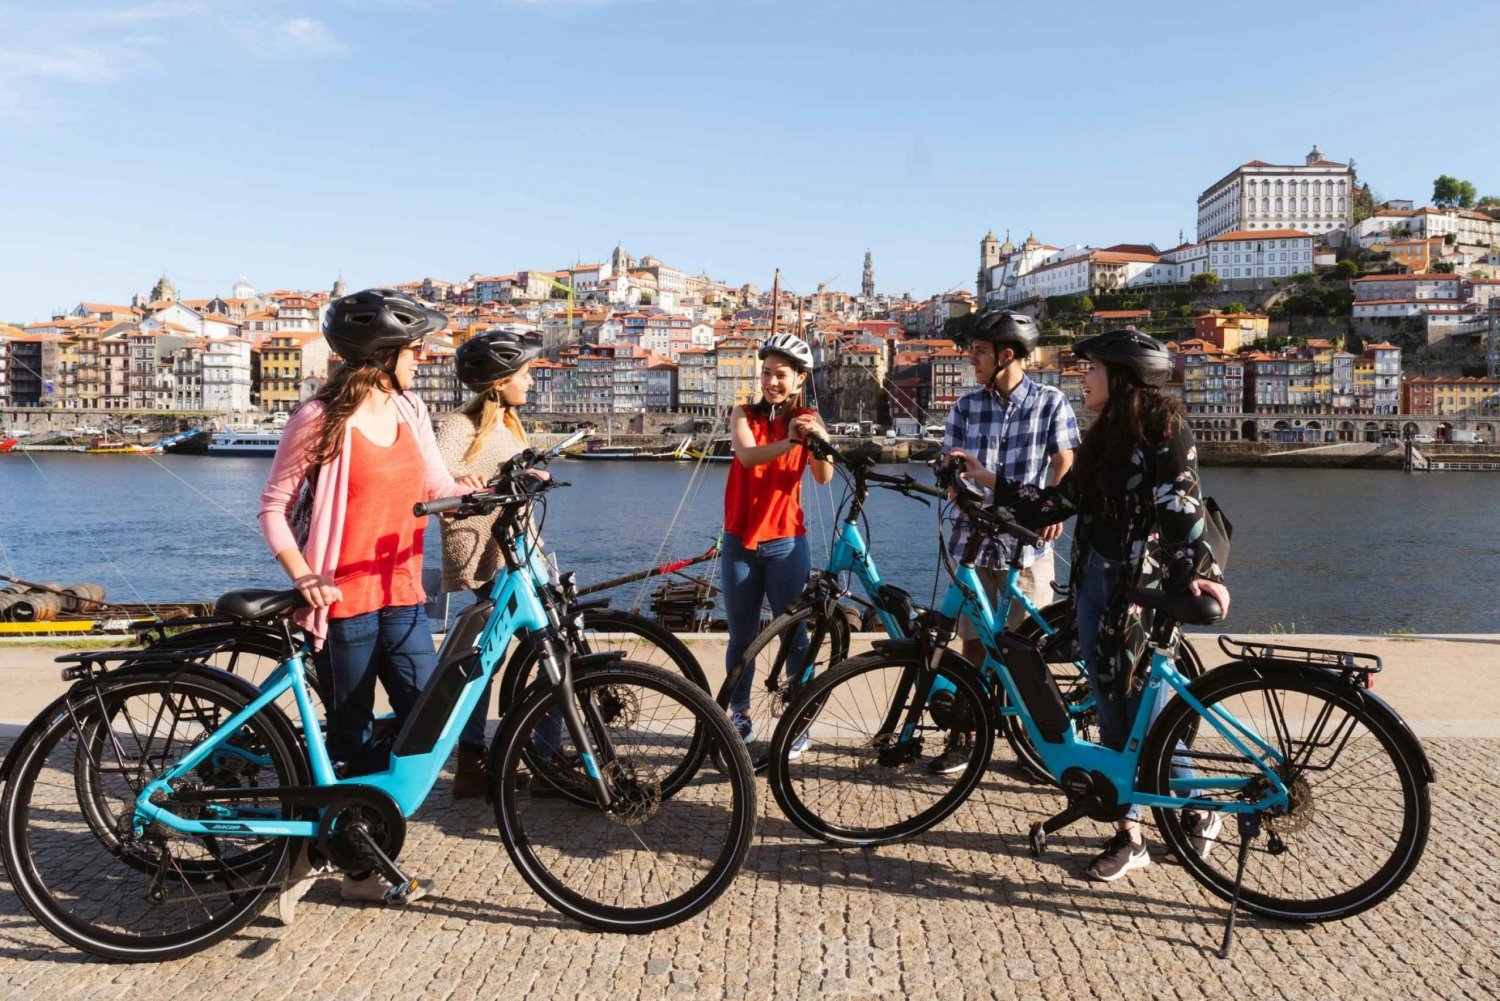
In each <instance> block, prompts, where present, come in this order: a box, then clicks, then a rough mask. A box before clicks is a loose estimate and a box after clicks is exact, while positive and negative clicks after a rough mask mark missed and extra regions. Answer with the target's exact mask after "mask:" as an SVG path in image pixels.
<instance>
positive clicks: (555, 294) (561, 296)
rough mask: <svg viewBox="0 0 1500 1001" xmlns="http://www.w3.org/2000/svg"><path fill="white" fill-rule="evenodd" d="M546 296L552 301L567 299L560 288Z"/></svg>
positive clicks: (566, 295)
mask: <svg viewBox="0 0 1500 1001" xmlns="http://www.w3.org/2000/svg"><path fill="white" fill-rule="evenodd" d="M548 295H550V296H551V297H552V298H553V299H566V298H567V297H568V293H566V292H564V291H563V290H562V289H560V288H554V289H553V290H552V291H551V292H549V293H548Z"/></svg>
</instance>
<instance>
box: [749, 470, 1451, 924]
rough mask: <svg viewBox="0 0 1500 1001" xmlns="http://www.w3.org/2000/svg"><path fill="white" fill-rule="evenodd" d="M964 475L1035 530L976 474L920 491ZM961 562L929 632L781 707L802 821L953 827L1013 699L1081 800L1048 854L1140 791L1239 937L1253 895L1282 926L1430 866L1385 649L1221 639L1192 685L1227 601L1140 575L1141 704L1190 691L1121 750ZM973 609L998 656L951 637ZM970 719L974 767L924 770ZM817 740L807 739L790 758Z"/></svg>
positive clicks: (988, 520) (859, 831)
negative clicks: (1145, 646) (1005, 621)
mask: <svg viewBox="0 0 1500 1001" xmlns="http://www.w3.org/2000/svg"><path fill="white" fill-rule="evenodd" d="M950 487H956V488H957V489H958V494H957V498H958V499H957V503H958V504H959V505H960V506H961V508H962V510H963V511H964V513H965V514H967V515H968V516H969V518H970V520H971V523H972V524H974V525H975V526H976V527H978V528H979V530H980V532H982V533H987V534H996V533H1003V534H1010V535H1013V536H1017V537H1019V538H1022V539H1026V538H1029V537H1031V535H1032V533H1030V532H1029V531H1027V530H1026V529H1025V528H1023V527H1021V526H1019V525H1016V524H1015V523H1014V522H1012V521H1010V520H1008V519H1006V518H1003V517H1000V516H997V515H996V514H995V513H993V512H990V511H987V510H985V509H984V508H982V507H981V506H980V505H979V503H978V498H977V497H976V496H974V495H973V494H968V493H966V492H965V491H964V490H963V483H962V482H961V481H956V480H951V479H950V480H948V481H947V482H944V483H943V485H942V486H941V487H939V488H933V487H928V486H925V485H919V486H916V487H911V488H909V489H912V490H913V491H914V492H916V493H922V494H926V495H929V496H932V497H936V498H941V497H943V496H944V495H945V494H946V492H947V489H948V488H950ZM951 574H952V586H951V587H950V589H949V591H948V593H947V595H946V596H945V598H944V600H943V603H942V606H941V608H940V610H939V611H938V612H937V613H936V614H930V615H929V616H928V617H927V618H926V620H925V621H924V622H923V623H922V626H921V628H920V629H918V630H916V632H915V634H914V635H913V636H911V637H910V638H907V639H902V640H887V641H884V642H881V643H878V644H876V649H875V650H874V652H872V653H870V654H867V655H864V656H861V657H856V658H854V659H853V660H849V661H847V662H845V663H843V664H841V665H839V666H837V667H835V668H834V669H833V670H831V671H829V672H827V673H825V674H822V675H819V676H818V677H816V678H815V679H813V680H812V681H811V682H810V683H809V684H808V685H806V686H805V687H804V689H803V690H802V692H801V694H800V695H799V696H798V698H797V700H796V701H795V702H794V703H793V704H792V705H791V706H790V707H788V709H787V711H786V713H785V715H784V716H783V717H782V719H781V722H780V724H779V725H778V727H777V731H776V734H775V735H774V736H773V738H772V752H771V771H770V780H771V788H772V791H773V792H774V793H775V795H776V799H777V802H778V803H779V804H780V805H781V807H782V809H783V810H784V811H786V813H787V816H788V817H789V818H791V819H793V821H794V822H796V823H797V825H798V826H799V827H801V828H802V829H803V830H807V831H810V832H812V833H814V834H816V835H818V836H819V837H822V838H824V839H826V840H829V841H832V842H834V843H838V844H849V845H874V844H882V843H886V842H890V841H895V840H899V839H901V838H906V837H910V836H912V835H913V834H915V833H917V832H920V831H923V830H926V829H927V828H929V827H931V826H933V825H934V824H936V823H938V822H939V821H941V820H942V819H943V818H945V817H947V816H948V815H949V814H951V813H952V812H953V811H954V810H955V809H957V808H958V806H959V805H960V804H962V802H963V801H964V800H965V799H966V798H967V797H968V796H969V795H970V794H971V793H972V792H973V791H974V788H975V787H976V786H977V785H978V781H979V778H980V775H981V773H982V770H983V765H984V762H985V761H986V760H987V759H988V756H989V750H990V742H991V741H992V739H993V737H992V731H993V729H994V728H995V727H997V726H998V725H999V722H1000V720H1001V718H1002V717H1001V713H1002V712H1003V711H1004V708H1005V706H1007V705H1009V706H1014V707H1016V709H1017V710H1018V718H1019V720H1020V722H1021V725H1022V726H1024V727H1025V729H1026V731H1027V733H1028V735H1029V737H1030V739H1031V742H1032V744H1033V746H1035V747H1036V749H1037V751H1038V752H1039V754H1040V755H1041V757H1042V759H1043V761H1044V762H1045V764H1046V767H1047V769H1048V771H1049V772H1051V773H1052V774H1054V775H1057V776H1059V777H1060V779H1061V787H1062V791H1063V793H1064V794H1065V795H1066V797H1067V804H1068V805H1067V809H1066V810H1064V811H1063V812H1062V813H1060V814H1058V815H1057V816H1055V817H1052V818H1051V819H1049V820H1046V821H1044V822H1038V823H1037V824H1035V825H1033V827H1032V831H1031V847H1032V850H1033V851H1034V852H1036V853H1037V854H1040V853H1041V852H1042V851H1044V850H1045V848H1046V845H1047V838H1048V835H1050V834H1052V833H1054V832H1056V831H1057V830H1059V829H1061V828H1063V827H1065V826H1067V825H1068V824H1071V823H1073V822H1074V821H1076V820H1079V819H1082V818H1084V817H1088V818H1092V819H1094V820H1099V821H1106V822H1112V821H1117V820H1120V819H1121V818H1123V817H1124V816H1125V814H1126V812H1127V811H1128V810H1129V808H1130V807H1131V806H1132V805H1135V804H1139V805H1141V806H1149V807H1151V808H1152V811H1153V813H1154V817H1155V821H1156V824H1157V827H1158V828H1159V830H1160V832H1161V835H1162V837H1163V839H1164V840H1165V842H1166V844H1167V846H1168V847H1169V848H1170V849H1171V850H1172V851H1173V852H1174V853H1175V854H1176V856H1177V858H1178V859H1179V860H1181V862H1182V864H1183V866H1184V868H1186V869H1187V870H1188V872H1189V873H1191V874H1192V875H1193V877H1194V878H1196V879H1197V880H1199V881H1200V882H1201V883H1203V884H1204V885H1205V886H1206V887H1207V888H1208V889H1209V890H1211V891H1212V892H1214V893H1216V894H1219V895H1220V896H1223V897H1225V898H1226V899H1230V900H1231V901H1233V904H1232V906H1231V912H1230V931H1226V936H1225V944H1224V949H1225V950H1226V951H1227V949H1228V944H1229V935H1230V933H1231V932H1232V927H1233V914H1234V910H1235V908H1237V907H1239V906H1243V907H1245V908H1247V909H1249V910H1251V911H1254V912H1256V913H1259V914H1262V915H1265V916H1269V917H1272V918H1277V919H1280V920H1284V921H1296V922H1311V921H1326V920H1330V919H1334V918H1343V917H1348V916H1350V915H1352V914H1357V913H1359V912H1360V911H1363V910H1365V909H1367V908H1369V907H1373V906H1374V905H1375V904H1377V903H1379V902H1380V901H1381V900H1383V899H1385V898H1386V897H1387V896H1389V895H1390V894H1391V893H1393V892H1395V890H1396V889H1397V888H1398V887H1400V886H1401V884H1402V883H1403V882H1404V881H1405V880H1406V879H1407V877H1408V876H1409V875H1410V874H1411V872H1412V870H1413V869H1414V868H1415V866H1416V864H1417V862H1418V860H1419V859H1420V858H1421V855H1422V851H1423V848H1424V847H1425V845H1426V841H1427V832H1428V825H1429V822H1430V805H1429V798H1428V784H1429V783H1430V782H1432V781H1433V772H1432V768H1431V766H1430V765H1429V764H1428V761H1427V758H1426V755H1425V753H1424V752H1423V749H1422V745H1421V743H1420V742H1419V741H1418V740H1417V738H1416V737H1415V736H1414V735H1413V734H1412V732H1411V730H1410V729H1409V728H1408V727H1407V726H1406V724H1405V723H1404V722H1403V721H1402V719H1401V718H1400V717H1399V716H1398V715H1397V714H1396V713H1395V711H1394V710H1392V709H1391V708H1390V707H1389V706H1388V705H1387V704H1386V703H1385V702H1384V701H1382V700H1381V699H1380V698H1378V697H1377V696H1376V695H1375V694H1374V693H1373V692H1372V691H1371V690H1370V685H1371V679H1372V677H1373V675H1374V674H1375V673H1376V672H1378V671H1379V669H1380V662H1379V659H1378V658H1376V657H1373V656H1369V655H1364V654H1358V653H1348V652H1343V651H1332V650H1311V649H1306V648H1300V647H1289V646H1281V645H1277V646H1274V647H1271V646H1254V645H1250V644H1243V643H1235V642H1233V641H1230V640H1228V639H1227V638H1223V639H1221V640H1220V643H1221V646H1222V647H1223V648H1224V649H1225V651H1226V652H1227V653H1229V654H1230V656H1231V658H1232V659H1231V660H1230V662H1229V663H1228V664H1226V665H1224V666H1222V667H1219V668H1217V669H1215V670H1212V671H1210V672H1208V673H1207V674H1205V675H1204V676H1203V677H1201V678H1199V679H1197V680H1196V681H1190V680H1189V679H1187V678H1185V677H1184V676H1183V675H1182V674H1181V673H1180V672H1179V671H1178V670H1177V669H1176V667H1175V666H1174V660H1175V652H1176V647H1177V646H1178V644H1179V642H1180V640H1181V631H1180V628H1179V624H1183V623H1185V624H1200V625H1206V624H1209V623H1211V622H1213V621H1214V620H1216V619H1217V618H1218V617H1219V607H1218V605H1217V603H1216V602H1214V601H1213V599H1212V598H1209V597H1207V596H1203V597H1193V596H1191V595H1189V594H1187V593H1186V592H1185V591H1184V592H1182V593H1174V592H1170V591H1165V590H1160V589H1135V590H1132V592H1131V593H1130V600H1131V601H1132V602H1135V603H1137V604H1140V605H1142V606H1144V607H1149V608H1152V609H1154V610H1155V611H1156V618H1155V627H1154V632H1153V636H1152V654H1151V662H1150V669H1149V674H1148V676H1147V678H1146V682H1145V696H1144V703H1145V704H1146V705H1154V704H1156V700H1157V698H1158V696H1159V695H1161V694H1162V693H1163V692H1164V691H1166V690H1170V693H1171V694H1172V695H1174V696H1175V698H1172V699H1170V701H1166V703H1165V706H1164V707H1163V709H1162V711H1161V713H1160V715H1159V716H1157V717H1156V718H1155V720H1154V722H1153V720H1152V713H1149V712H1141V713H1139V714H1138V715H1137V717H1136V720H1135V723H1134V728H1133V730H1132V732H1131V734H1130V737H1129V740H1128V741H1127V743H1126V746H1125V749H1124V750H1121V751H1115V750H1110V749H1108V748H1105V747H1103V746H1101V745H1099V744H1096V743H1092V742H1090V741H1088V740H1085V739H1083V738H1082V737H1080V736H1079V734H1078V732H1077V730H1076V728H1075V717H1074V715H1073V714H1072V713H1071V712H1070V709H1069V706H1068V704H1067V702H1066V701H1065V699H1064V697H1063V693H1062V692H1061V691H1060V690H1059V688H1058V686H1057V684H1056V682H1055V680H1054V678H1053V676H1052V674H1051V672H1050V671H1049V670H1048V668H1047V664H1046V663H1045V660H1044V658H1043V657H1042V655H1041V653H1040V652H1039V651H1038V649H1037V646H1036V645H1035V644H1034V643H1031V642H1029V641H1027V640H1025V639H1022V638H1020V637H1018V636H1016V635H1015V634H1012V633H1006V632H1004V630H1003V629H1002V628H1001V626H1000V624H999V623H998V622H997V620H996V618H995V616H994V614H993V611H992V609H991V607H990V604H989V600H988V596H987V595H985V593H984V590H983V588H982V587H980V586H979V579H978V576H977V575H976V573H975V571H974V567H973V564H972V549H971V552H970V553H969V554H967V558H966V559H964V560H961V561H960V562H959V564H958V566H957V567H955V568H953V569H952V571H951ZM960 613H964V614H968V615H970V616H971V617H972V618H973V619H974V621H976V622H981V623H985V628H983V629H981V630H980V632H981V634H982V639H983V641H984V645H985V651H986V657H985V663H984V665H982V667H979V668H976V667H975V666H974V665H972V664H970V663H968V662H967V661H965V660H964V659H963V658H962V657H960V656H958V655H957V654H956V653H954V652H952V651H950V650H948V649H947V648H946V644H947V642H948V640H949V639H950V638H951V636H952V631H953V623H954V620H955V619H956V617H957V616H958V615H959V614H960ZM940 682H941V684H940ZM950 688H951V694H948V691H947V690H948V689H950ZM1001 692H1003V693H1004V698H1003V699H1002V698H1001V694H1000V693H1001ZM956 728H961V729H964V730H968V731H971V732H973V733H974V734H975V740H974V744H975V748H974V754H973V756H972V757H971V759H970V760H969V762H968V764H967V767H966V768H965V769H964V770H963V771H962V772H961V773H958V774H954V775H939V774H934V773H932V772H931V771H930V770H928V769H925V768H922V767H919V765H920V763H921V761H922V759H923V758H924V756H925V755H929V754H931V753H932V750H933V748H935V747H937V746H942V745H943V743H944V741H945V738H946V735H947V734H948V733H950V732H951V731H953V730H954V729H956ZM803 735H806V736H807V737H808V739H809V741H810V745H809V746H808V747H806V749H805V750H804V751H803V753H801V754H800V755H797V756H795V757H793V756H789V755H788V754H786V753H785V752H786V749H787V748H788V747H790V746H791V744H792V743H793V742H794V741H796V740H797V739H798V738H799V737H801V736H803ZM1184 811H1190V812H1191V813H1192V814H1193V818H1192V819H1191V820H1185V819H1184ZM1205 819H1206V820H1207V821H1209V823H1206V824H1205V823H1200V822H1199V821H1200V820H1205ZM1215 821H1217V822H1215ZM1205 829H1207V830H1210V831H1213V832H1214V836H1210V837H1205V836H1204V831H1205Z"/></svg>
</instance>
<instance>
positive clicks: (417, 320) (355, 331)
mask: <svg viewBox="0 0 1500 1001" xmlns="http://www.w3.org/2000/svg"><path fill="white" fill-rule="evenodd" d="M447 325H448V318H447V317H446V316H444V315H443V314H442V313H439V312H438V311H437V310H435V309H429V308H427V307H426V306H424V305H422V304H421V303H420V302H418V301H417V300H416V299H413V298H412V297H411V296H409V295H407V294H406V293H405V292H397V291H396V290H395V289H390V288H367V289H365V290H364V291H363V292H355V293H354V294H353V295H346V296H344V297H343V298H342V299H335V300H333V302H331V303H329V304H328V312H327V313H325V314H323V337H324V338H325V339H327V341H328V345H329V347H331V348H333V350H334V351H336V352H337V353H338V356H339V357H340V358H342V359H344V363H345V364H348V365H362V364H365V363H367V362H373V361H374V360H375V356H376V355H377V354H380V353H381V352H383V351H389V350H390V349H391V348H400V347H405V346H406V345H408V344H410V343H411V342H412V341H414V340H417V339H418V338H419V337H425V336H427V335H428V334H430V333H433V332H434V331H438V330H442V329H443V328H444V327H446V326H447Z"/></svg>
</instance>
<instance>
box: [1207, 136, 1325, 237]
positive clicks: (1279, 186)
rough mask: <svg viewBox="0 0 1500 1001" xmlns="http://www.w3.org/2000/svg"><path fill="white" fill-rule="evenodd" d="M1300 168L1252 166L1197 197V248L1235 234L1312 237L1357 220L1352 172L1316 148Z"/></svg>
mask: <svg viewBox="0 0 1500 1001" xmlns="http://www.w3.org/2000/svg"><path fill="white" fill-rule="evenodd" d="M1306 159H1307V162H1306V163H1304V164H1302V165H1301V166H1296V165H1278V164H1272V163H1266V162H1264V161H1262V160H1251V161H1250V162H1249V163H1246V164H1242V165H1240V166H1238V167H1236V168H1235V169H1234V170H1232V171H1230V172H1229V173H1228V174H1226V175H1225V176H1224V177H1222V178H1220V179H1219V180H1218V181H1216V182H1215V183H1214V184H1212V185H1211V186H1210V187H1209V188H1208V189H1207V190H1205V191H1204V192H1203V193H1202V194H1201V195H1199V196H1198V242H1200V243H1205V242H1207V241H1209V240H1211V239H1213V238H1214V237H1216V236H1218V235H1219V234H1220V233H1229V232H1232V231H1236V230H1258V229H1296V230H1301V231H1303V232H1306V233H1311V234H1313V235H1314V236H1319V237H1321V236H1323V235H1324V234H1326V233H1328V232H1330V231H1333V230H1339V229H1343V228H1344V227H1346V226H1348V225H1349V223H1350V221H1351V220H1352V219H1353V212H1354V171H1353V170H1351V169H1350V167H1349V165H1348V164H1347V163H1335V162H1333V161H1332V160H1327V159H1324V157H1323V151H1322V150H1320V149H1318V147H1317V146H1314V147H1313V148H1312V152H1310V153H1308V154H1307V158H1306Z"/></svg>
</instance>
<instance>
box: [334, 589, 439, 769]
mask: <svg viewBox="0 0 1500 1001" xmlns="http://www.w3.org/2000/svg"><path fill="white" fill-rule="evenodd" d="M314 666H315V667H316V669H317V672H318V680H319V683H320V684H321V685H322V686H323V690H324V691H325V692H326V693H328V697H329V699H330V700H331V701H330V702H329V704H328V734H327V738H326V739H327V743H328V755H329V757H330V758H333V759H334V760H335V761H339V760H342V761H351V762H352V761H355V760H357V759H359V758H361V757H362V756H364V752H366V751H368V750H369V746H370V737H371V730H372V727H371V723H372V721H373V720H374V718H375V681H376V679H377V678H378V679H379V680H380V683H381V684H382V685H384V686H385V691H386V695H387V696H388V697H389V698H390V700H391V708H392V709H393V710H394V711H395V714H396V726H397V727H398V728H399V727H400V726H401V725H402V724H403V723H405V722H406V717H407V714H408V713H410V712H411V707H412V706H413V705H414V704H415V703H416V701H417V696H418V695H420V694H422V689H423V688H425V687H426V686H427V682H428V680H429V679H431V677H432V674H433V671H434V670H435V669H436V668H437V651H436V650H435V649H433V645H432V631H431V630H430V629H428V627H427V611H426V609H425V608H424V607H423V606H421V605H395V606H391V607H389V608H382V609H379V610H377V611H374V612H366V613H364V614H363V615H352V616H350V617H349V618H347V619H332V620H330V621H329V623H328V636H327V638H326V639H325V641H324V643H323V649H322V650H321V651H319V653H318V656H316V657H315V658H314Z"/></svg>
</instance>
